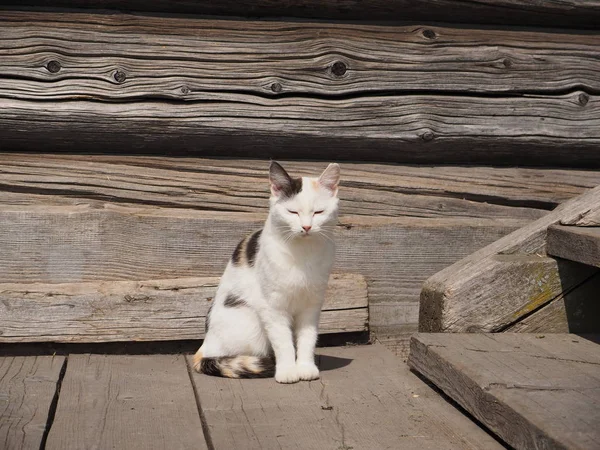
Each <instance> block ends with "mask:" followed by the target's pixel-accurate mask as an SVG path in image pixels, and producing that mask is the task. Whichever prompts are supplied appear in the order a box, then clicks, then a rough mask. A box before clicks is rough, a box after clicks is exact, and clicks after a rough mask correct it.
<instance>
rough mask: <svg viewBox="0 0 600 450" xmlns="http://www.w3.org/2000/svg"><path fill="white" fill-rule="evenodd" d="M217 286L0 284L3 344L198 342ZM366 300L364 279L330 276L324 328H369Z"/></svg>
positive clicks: (198, 282) (192, 281)
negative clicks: (189, 340)
mask: <svg viewBox="0 0 600 450" xmlns="http://www.w3.org/2000/svg"><path fill="white" fill-rule="evenodd" d="M218 283H219V279H218V278H179V279H169V280H148V281H104V282H87V283H63V284H43V283H30V284H27V283H4V284H0V316H1V317H2V325H1V330H2V333H1V334H0V343H2V342H47V341H50V342H111V341H163V340H185V339H200V338H203V337H204V322H205V318H206V314H207V312H208V308H209V306H210V304H211V302H212V301H213V297H214V294H215V291H216V287H217V286H218ZM367 304H368V301H367V284H366V281H365V279H364V277H362V276H360V275H352V274H334V275H332V276H331V278H330V283H329V290H328V291H327V296H326V301H325V305H324V306H323V313H322V315H321V323H320V330H319V331H320V332H321V333H323V334H327V333H340V332H353V331H365V330H368V310H367ZM33 323H35V326H33V325H32V324H33Z"/></svg>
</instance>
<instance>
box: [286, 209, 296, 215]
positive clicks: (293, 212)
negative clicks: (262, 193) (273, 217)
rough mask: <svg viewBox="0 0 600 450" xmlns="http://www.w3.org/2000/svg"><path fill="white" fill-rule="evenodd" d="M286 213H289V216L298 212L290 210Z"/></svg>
mask: <svg viewBox="0 0 600 450" xmlns="http://www.w3.org/2000/svg"><path fill="white" fill-rule="evenodd" d="M288 212H289V213H290V214H298V211H292V210H291V209H288Z"/></svg>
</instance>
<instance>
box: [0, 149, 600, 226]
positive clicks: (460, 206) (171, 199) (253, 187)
mask: <svg viewBox="0 0 600 450" xmlns="http://www.w3.org/2000/svg"><path fill="white" fill-rule="evenodd" d="M332 157H333V156H332ZM268 164H269V163H268V161H266V160H256V159H247V158H242V159H207V158H169V157H146V156H119V155H64V154H35V153H33V154H22V153H19V154H17V153H7V154H3V155H2V165H1V166H0V176H1V179H2V183H0V192H1V194H2V195H0V204H17V203H20V204H36V203H38V204H40V203H41V204H44V205H53V204H54V205H69V204H77V203H82V202H87V203H91V204H94V201H96V202H97V203H99V204H98V206H97V207H101V204H102V202H107V201H108V202H112V203H119V204H129V205H131V206H134V205H152V206H161V207H170V208H190V209H203V210H215V211H224V210H227V211H239V212H261V213H264V212H265V211H266V208H267V205H268V195H269V188H268V183H267V168H268ZM283 164H284V166H285V167H286V168H287V169H289V171H290V173H292V174H296V175H302V176H316V175H318V174H319V173H320V172H321V171H322V170H323V169H324V168H325V164H324V163H322V162H318V163H317V162H311V161H284V162H283ZM599 184H600V171H593V170H559V169H526V168H499V167H477V168H474V167H455V166H438V167H422V166H399V165H390V164H368V163H355V162H346V163H343V164H342V181H341V189H340V192H339V195H340V198H341V204H340V210H341V211H342V213H343V214H346V215H365V216H373V215H376V216H410V217H432V218H444V217H453V218H456V217H465V218H502V219H521V218H522V219H537V218H539V217H541V216H542V215H544V214H545V211H543V210H551V209H554V208H555V207H556V206H558V204H560V203H561V202H563V201H565V200H568V199H570V198H572V197H575V196H576V195H579V194H581V193H582V192H583V191H584V190H585V188H591V187H594V186H597V185H599Z"/></svg>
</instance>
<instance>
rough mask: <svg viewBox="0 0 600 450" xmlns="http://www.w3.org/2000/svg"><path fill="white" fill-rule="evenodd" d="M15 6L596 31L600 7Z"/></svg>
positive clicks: (500, 2)
mask: <svg viewBox="0 0 600 450" xmlns="http://www.w3.org/2000/svg"><path fill="white" fill-rule="evenodd" d="M15 5H18V6H38V7H39V6H43V7H47V6H50V7H67V8H73V7H77V8H99V9H107V8H109V9H118V10H126V11H152V12H169V13H186V14H215V15H234V16H252V17H281V16H294V17H305V18H315V19H345V20H357V19H358V20H384V21H396V20H410V21H414V20H417V21H419V20H424V21H446V22H458V23H477V24H479V23H489V24H496V25H506V24H514V25H527V26H531V25H545V26H551V27H557V26H560V27H574V28H592V29H594V28H596V26H597V24H598V22H599V21H600V6H599V5H598V2H597V1H590V0H545V1H535V2H531V1H526V0H479V1H477V2H472V1H468V0H419V1H411V0H368V1H358V0H342V1H340V0H327V1H323V0H302V1H289V0H288V1H279V2H273V1H270V0H258V1H257V0H238V1H233V0H223V1H220V2H213V1H210V0H195V1H193V2H190V1H188V0H152V1H142V0H120V1H118V2H117V1H114V0H86V1H77V2H73V1H68V0H54V1H49V0H20V1H19V2H15Z"/></svg>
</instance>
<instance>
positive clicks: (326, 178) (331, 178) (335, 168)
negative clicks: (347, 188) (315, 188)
mask: <svg viewBox="0 0 600 450" xmlns="http://www.w3.org/2000/svg"><path fill="white" fill-rule="evenodd" d="M339 183H340V166H339V164H336V163H332V164H329V165H328V166H327V169H325V170H324V171H323V173H322V174H321V176H320V177H319V184H320V185H321V186H323V187H324V188H325V189H327V190H328V191H330V192H331V193H332V194H333V196H334V197H335V196H336V195H337V192H338V185H339Z"/></svg>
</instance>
